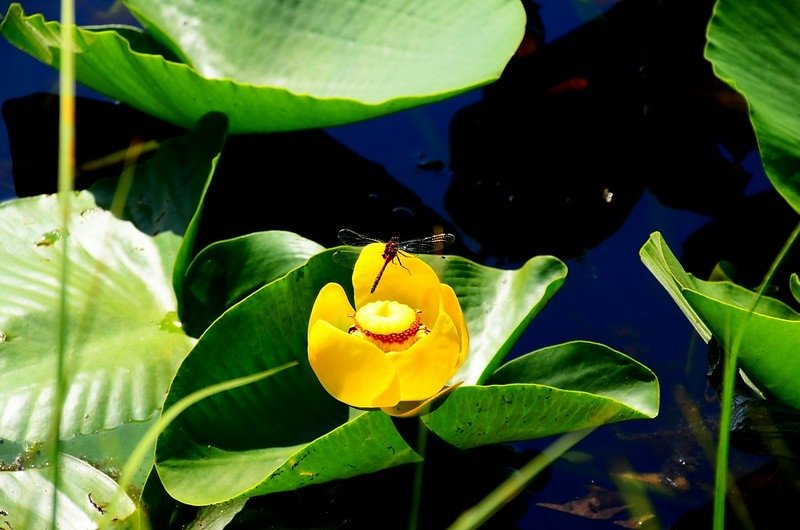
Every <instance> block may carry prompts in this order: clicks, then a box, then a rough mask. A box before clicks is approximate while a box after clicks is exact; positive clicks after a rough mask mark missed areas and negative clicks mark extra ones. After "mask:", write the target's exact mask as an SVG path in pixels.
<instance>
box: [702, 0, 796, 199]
mask: <svg viewBox="0 0 800 530" xmlns="http://www.w3.org/2000/svg"><path fill="white" fill-rule="evenodd" d="M798 27H800V3H798V2H794V1H789V2H785V1H781V0H764V1H761V2H749V1H747V0H719V1H718V2H717V3H716V6H715V8H714V16H713V17H712V19H711V23H710V25H709V27H708V45H707V47H706V51H705V54H706V57H707V58H708V59H709V61H711V63H712V65H713V66H714V72H715V73H716V75H717V76H718V77H720V78H721V79H723V80H724V81H726V82H727V83H728V84H730V85H731V86H732V87H734V88H735V89H736V90H738V91H739V92H741V93H742V95H743V96H744V97H745V98H746V99H747V103H748V106H749V108H750V119H751V120H752V122H753V127H754V129H755V132H756V136H757V138H758V147H759V152H760V154H761V160H762V162H763V163H764V169H765V170H766V173H767V176H768V177H769V179H770V181H771V182H772V184H773V185H774V186H775V189H776V190H778V192H779V193H780V194H781V195H782V196H783V197H784V198H785V199H786V200H787V202H788V203H789V204H790V205H791V206H792V208H794V209H795V210H796V211H798V212H800V114H798V113H797V101H800V85H798V83H797V75H798V70H799V69H800V62H798V57H800V41H798V39H797V28H798Z"/></svg>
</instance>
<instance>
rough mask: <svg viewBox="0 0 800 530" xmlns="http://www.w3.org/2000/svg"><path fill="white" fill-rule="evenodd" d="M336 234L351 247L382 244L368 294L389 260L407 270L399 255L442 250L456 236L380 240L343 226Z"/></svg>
mask: <svg viewBox="0 0 800 530" xmlns="http://www.w3.org/2000/svg"><path fill="white" fill-rule="evenodd" d="M338 235H339V240H340V241H341V242H342V243H344V244H345V245H350V246H351V247H363V246H365V245H369V244H370V243H380V244H381V245H384V248H383V254H382V255H381V258H383V265H381V268H380V270H378V275H377V276H375V281H374V282H372V288H371V289H370V290H369V292H370V294H372V293H374V292H375V289H377V288H378V283H380V281H381V278H382V277H383V273H384V271H385V270H386V267H387V266H388V265H389V263H390V262H393V261H396V262H397V264H398V265H400V266H401V267H403V268H404V269H406V270H408V269H407V268H406V267H405V266H404V265H403V262H402V261H400V256H404V255H406V253H413V254H432V253H434V252H438V251H440V250H442V249H443V248H444V247H446V246H447V245H449V244H451V243H452V242H453V241H455V240H456V236H454V235H453V234H435V235H432V236H428V237H422V238H419V239H409V240H406V241H400V238H398V237H396V236H395V237H392V238H390V239H389V241H382V240H380V239H376V238H374V237H369V236H365V235H363V234H359V233H358V232H355V231H353V230H350V229H349V228H343V229H341V230H339V234H338ZM334 259H335V257H334Z"/></svg>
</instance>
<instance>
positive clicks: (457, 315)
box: [441, 283, 469, 368]
mask: <svg viewBox="0 0 800 530" xmlns="http://www.w3.org/2000/svg"><path fill="white" fill-rule="evenodd" d="M441 288H442V308H443V309H444V312H445V313H447V314H448V315H450V318H452V319H453V323H454V324H455V326H456V329H457V330H458V336H459V338H460V339H461V352H460V353H461V355H459V359H458V367H460V366H461V363H463V362H464V360H465V359H466V358H467V352H468V351H469V330H467V323H466V321H465V320H464V312H463V311H462V310H461V304H460V303H459V302H458V297H457V296H456V292H455V291H453V288H452V287H450V286H449V285H447V284H446V283H443V284H441ZM458 367H456V368H458Z"/></svg>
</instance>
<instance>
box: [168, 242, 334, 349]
mask: <svg viewBox="0 0 800 530" xmlns="http://www.w3.org/2000/svg"><path fill="white" fill-rule="evenodd" d="M322 250H323V247H322V246H321V245H319V244H318V243H315V242H313V241H311V240H309V239H306V238H304V237H301V236H299V235H297V234H294V233H292V232H284V231H269V232H258V233H254V234H248V235H246V236H241V237H237V238H234V239H229V240H226V241H219V242H217V243H213V244H211V245H209V246H208V247H206V248H204V249H203V250H201V251H200V252H199V253H198V255H197V257H196V259H195V260H194V261H192V263H191V265H190V267H189V269H188V271H187V273H186V285H187V289H186V291H185V292H184V302H183V308H184V311H183V312H182V314H181V319H182V321H183V325H184V328H185V329H186V330H187V332H188V333H189V334H192V335H195V336H199V334H200V333H202V332H203V330H205V329H206V328H207V327H208V326H209V324H211V322H213V321H214V319H216V318H217V317H218V316H219V315H221V314H222V313H223V312H225V310H227V309H228V308H229V307H231V306H233V305H234V304H236V303H237V302H239V301H240V300H242V299H243V298H245V297H246V296H247V295H249V294H250V293H252V292H253V291H255V290H257V289H259V288H260V287H263V286H264V285H265V284H267V283H269V282H271V281H273V280H276V279H278V278H280V277H281V276H283V275H284V274H286V273H287V272H289V271H290V270H292V269H294V268H295V267H298V266H300V265H302V264H303V263H305V262H306V261H307V260H308V258H310V257H311V256H313V255H314V254H317V253H319V252H320V251H322Z"/></svg>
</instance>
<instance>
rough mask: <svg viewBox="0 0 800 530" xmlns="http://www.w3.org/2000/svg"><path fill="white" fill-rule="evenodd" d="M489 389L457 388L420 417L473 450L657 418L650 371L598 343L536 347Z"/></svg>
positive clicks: (496, 377)
mask: <svg viewBox="0 0 800 530" xmlns="http://www.w3.org/2000/svg"><path fill="white" fill-rule="evenodd" d="M487 385H488V386H472V387H461V388H458V389H456V390H455V391H454V392H453V393H452V394H451V395H450V396H449V397H448V398H447V399H446V400H445V401H444V403H443V404H442V405H441V406H440V407H439V408H437V409H436V410H434V411H433V412H432V413H431V414H430V415H428V416H426V417H425V421H426V423H427V424H428V427H430V429H431V430H432V431H433V432H435V433H436V434H437V435H438V436H440V437H441V438H443V439H444V440H446V441H448V442H449V443H451V444H453V445H455V446H457V447H461V448H468V447H475V446H478V445H484V444H489V443H497V442H507V441H513V440H526V439H532V438H541V437H544V436H550V435H554V434H560V433H564V432H569V431H576V430H580V429H586V428H591V427H597V426H600V425H605V424H608V423H614V422H619V421H625V420H632V419H642V418H654V417H656V416H657V415H658V408H659V399H660V398H659V392H660V391H659V385H658V379H657V378H656V376H655V374H654V373H653V372H652V371H650V370H649V369H648V368H647V367H645V366H644V365H642V364H641V363H639V362H637V361H635V360H634V359H632V358H630V357H628V356H627V355H625V354H623V353H620V352H618V351H616V350H613V349H611V348H609V347H607V346H604V345H602V344H596V343H592V342H586V341H575V342H568V343H565V344H560V345H556V346H550V347H548V348H543V349H541V350H537V351H534V352H531V353H528V354H526V355H523V356H521V357H519V358H517V359H514V360H512V361H510V362H508V363H507V364H505V365H503V366H502V367H500V369H498V370H497V371H496V372H495V373H494V374H492V375H491V377H490V378H489V379H488V381H487Z"/></svg>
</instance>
